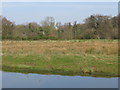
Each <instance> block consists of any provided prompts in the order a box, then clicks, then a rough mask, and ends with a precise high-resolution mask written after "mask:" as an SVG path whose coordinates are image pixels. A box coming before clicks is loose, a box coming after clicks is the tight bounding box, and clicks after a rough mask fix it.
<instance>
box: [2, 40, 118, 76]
mask: <svg viewBox="0 0 120 90" xmlns="http://www.w3.org/2000/svg"><path fill="white" fill-rule="evenodd" d="M2 52H3V54H2V69H3V71H11V72H12V71H14V72H23V73H40V74H60V75H81V76H94V77H117V76H118V64H119V63H118V41H117V40H36V41H28V40H26V41H25V40H24V41H14V40H3V41H2Z"/></svg>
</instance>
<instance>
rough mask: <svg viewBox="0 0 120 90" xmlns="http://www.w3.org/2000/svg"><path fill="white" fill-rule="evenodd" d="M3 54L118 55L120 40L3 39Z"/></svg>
mask: <svg viewBox="0 0 120 90" xmlns="http://www.w3.org/2000/svg"><path fill="white" fill-rule="evenodd" d="M2 50H3V54H4V55H7V54H9V55H10V54H15V55H16V54H18V55H20V54H21V55H29V54H30V55H31V54H37V55H39V54H65V55H87V54H94V55H95V54H103V55H117V54H118V42H117V41H116V42H103V41H95V42H92V41H91V42H90V41H89V42H87V41H85V42H70V41H69V42H67V41H47V42H46V41H3V42H2Z"/></svg>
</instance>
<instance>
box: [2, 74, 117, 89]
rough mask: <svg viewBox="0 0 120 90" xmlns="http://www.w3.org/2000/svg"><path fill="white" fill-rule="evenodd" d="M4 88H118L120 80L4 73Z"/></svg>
mask: <svg viewBox="0 0 120 90" xmlns="http://www.w3.org/2000/svg"><path fill="white" fill-rule="evenodd" d="M2 79H3V83H2V84H3V88H117V87H118V78H95V77H83V76H61V75H41V74H32V73H30V74H21V73H13V72H2Z"/></svg>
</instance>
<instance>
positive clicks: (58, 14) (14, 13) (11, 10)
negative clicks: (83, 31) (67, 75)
mask: <svg viewBox="0 0 120 90" xmlns="http://www.w3.org/2000/svg"><path fill="white" fill-rule="evenodd" d="M94 14H101V15H110V16H116V15H117V14H118V2H2V16H4V17H6V18H7V19H9V20H10V21H13V22H15V23H16V24H25V23H28V22H37V23H40V22H41V21H42V20H44V19H45V17H47V16H51V17H54V18H55V20H56V22H62V23H67V22H74V21H77V22H78V23H83V21H84V20H85V18H87V17H89V16H90V15H94Z"/></svg>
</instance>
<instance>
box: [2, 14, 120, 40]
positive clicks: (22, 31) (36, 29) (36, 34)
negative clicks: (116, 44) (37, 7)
mask: <svg viewBox="0 0 120 90" xmlns="http://www.w3.org/2000/svg"><path fill="white" fill-rule="evenodd" d="M0 19H1V20H2V22H1V23H0V24H1V25H2V39H13V40H39V39H62V40H71V39H118V21H119V20H118V16H114V17H111V16H103V15H91V16H90V17H88V18H86V19H85V20H84V23H83V24H79V23H77V22H76V21H75V22H73V23H71V22H68V23H65V24H61V23H60V22H55V19H54V18H53V17H46V18H45V20H43V21H41V23H40V24H37V23H36V22H30V23H27V24H21V25H16V24H15V23H14V22H11V21H9V20H7V19H6V18H5V17H2V16H0Z"/></svg>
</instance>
